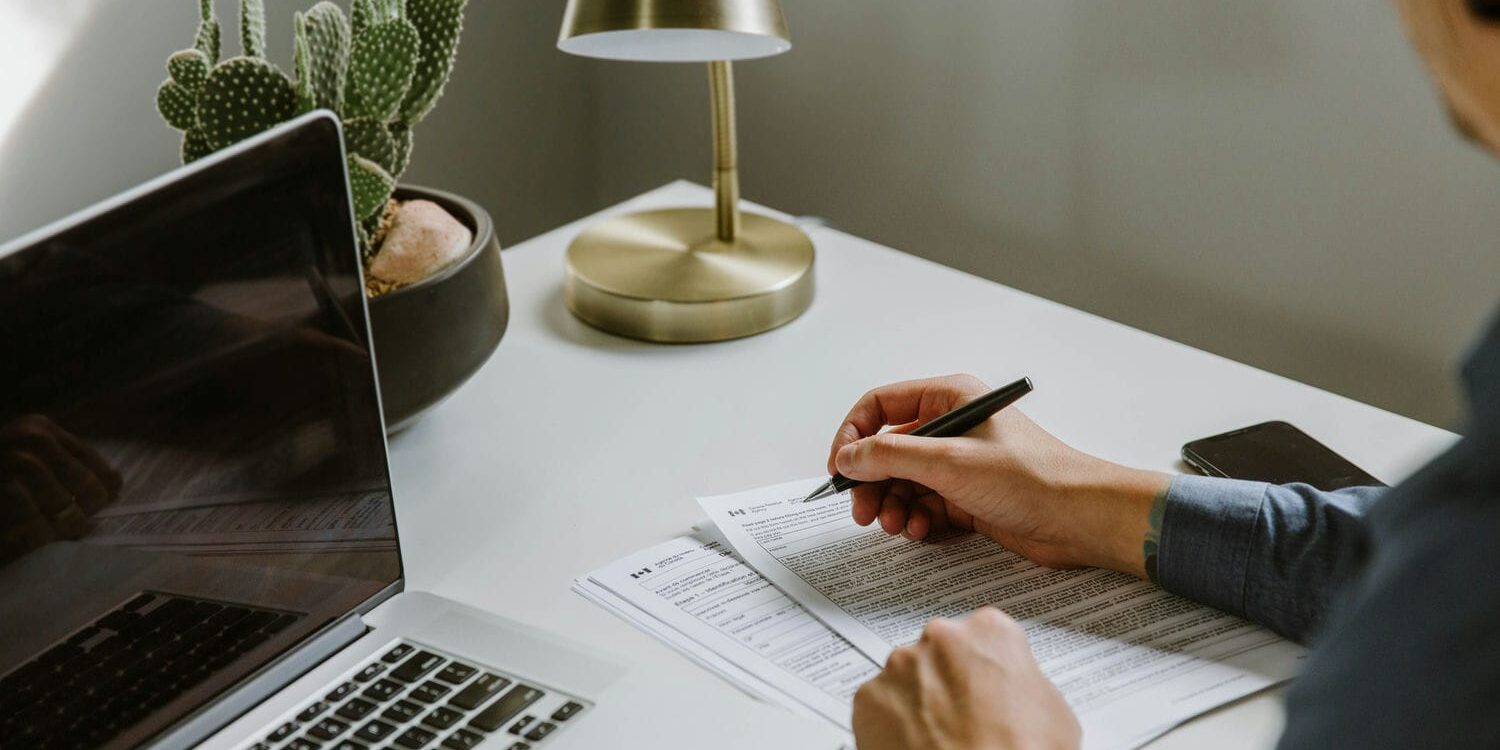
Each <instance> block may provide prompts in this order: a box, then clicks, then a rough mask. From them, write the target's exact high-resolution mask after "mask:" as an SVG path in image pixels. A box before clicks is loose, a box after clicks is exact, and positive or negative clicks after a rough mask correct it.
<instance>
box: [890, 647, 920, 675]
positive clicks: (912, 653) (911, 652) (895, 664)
mask: <svg viewBox="0 0 1500 750" xmlns="http://www.w3.org/2000/svg"><path fill="white" fill-rule="evenodd" d="M916 664H917V650H916V649H915V648H913V647H911V646H900V647H898V648H895V649H892V650H891V655H890V656H888V657H886V660H885V668H886V670H887V671H896V672H902V671H906V670H908V669H911V668H912V667H914V666H916Z"/></svg>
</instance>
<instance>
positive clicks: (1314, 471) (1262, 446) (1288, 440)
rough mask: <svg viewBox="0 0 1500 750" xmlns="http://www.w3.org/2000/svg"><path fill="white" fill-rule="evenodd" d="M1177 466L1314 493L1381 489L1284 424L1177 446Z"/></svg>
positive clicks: (1361, 472)
mask: <svg viewBox="0 0 1500 750" xmlns="http://www.w3.org/2000/svg"><path fill="white" fill-rule="evenodd" d="M1182 460H1183V461H1186V462H1187V464H1188V465H1189V466H1191V467H1193V468H1194V469H1197V470H1198V471H1200V472H1202V473H1204V474H1207V475H1209V476H1211V477H1229V478H1231V479H1250V480H1254V481H1257V482H1270V483H1272V484H1287V483H1289V482H1304V483H1306V484H1310V485H1312V486H1314V487H1317V488H1318V489H1320V490H1337V489H1342V488H1344V487H1369V486H1380V487H1384V486H1385V483H1384V482H1381V481H1380V480H1379V479H1376V478H1375V477H1372V476H1370V474H1369V472H1366V471H1365V470H1364V469H1361V468H1359V467H1358V466H1355V465H1354V464H1353V463H1351V462H1350V461H1349V459H1347V458H1344V457H1343V456H1340V455H1339V454H1337V453H1334V452H1333V449H1331V448H1329V447H1328V446H1326V445H1324V444H1322V443H1320V442H1318V441H1316V440H1314V439H1312V437H1311V436H1309V435H1308V434H1307V433H1305V432H1303V431H1301V430H1299V429H1297V428H1296V427H1293V426H1292V425H1290V424H1287V423H1286V422H1262V423H1261V424H1257V425H1251V426H1250V427H1243V428H1241V429H1238V430H1231V431H1230V432H1226V433H1223V434H1221V435H1214V436H1213V437H1206V438H1203V439H1201V440H1194V441H1192V442H1191V443H1188V444H1187V445H1184V446H1182Z"/></svg>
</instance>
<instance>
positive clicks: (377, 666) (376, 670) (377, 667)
mask: <svg viewBox="0 0 1500 750" xmlns="http://www.w3.org/2000/svg"><path fill="white" fill-rule="evenodd" d="M384 671H385V665H384V664H381V663H380V662H375V663H373V664H367V665H365V668H364V669H361V670H359V673H358V674H355V675H354V680H355V681H356V682H369V681H370V680H373V679H375V678H376V677H379V676H380V673H381V672H384ZM410 681H411V680H402V682H410Z"/></svg>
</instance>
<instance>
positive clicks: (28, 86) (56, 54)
mask: <svg viewBox="0 0 1500 750" xmlns="http://www.w3.org/2000/svg"><path fill="white" fill-rule="evenodd" d="M96 2H98V0H46V2H34V1H33V0H27V1H26V2H5V3H0V29H5V40H6V44H4V45H0V70H3V71H5V75H3V76H0V142H4V140H5V137H6V135H8V134H9V133H10V130H11V128H13V127H15V124H16V121H17V120H19V119H20V116H21V113H22V112H24V111H25V110H26V105H27V104H28V103H30V102H31V100H32V98H33V97H34V96H35V95H36V94H37V93H38V90H39V89H40V88H41V86H42V83H43V82H45V81H46V80H47V75H48V74H49V73H51V72H52V69H53V68H54V67H56V66H57V64H58V63H59V62H61V61H62V56H63V54H64V53H66V52H67V51H68V46H69V45H68V43H67V42H68V38H67V36H68V31H69V30H70V29H73V28H76V27H77V25H78V20H79V19H81V18H83V16H84V14H86V13H87V12H88V10H89V8H90V7H91V6H93V5H94V4H95V3H96Z"/></svg>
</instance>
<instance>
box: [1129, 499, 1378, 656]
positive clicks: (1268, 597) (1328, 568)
mask: <svg viewBox="0 0 1500 750" xmlns="http://www.w3.org/2000/svg"><path fill="white" fill-rule="evenodd" d="M1385 490H1386V488H1384V487H1350V488H1347V489H1342V490H1337V491H1334V492H1324V491H1321V490H1318V489H1315V488H1313V487H1311V486H1309V485H1306V484H1286V485H1270V484H1266V483H1264V482H1246V481H1240V480H1234V479H1220V478H1216V477H1199V476H1179V477H1176V478H1175V479H1173V480H1172V485H1171V487H1170V489H1168V491H1167V497H1166V503H1165V505H1166V507H1165V511H1164V513H1163V517H1162V526H1161V534H1160V542H1159V546H1158V549H1157V563H1156V573H1157V583H1159V584H1160V585H1161V587H1162V588H1164V589H1166V590H1168V591H1171V592H1173V593H1175V594H1179V595H1181V596H1184V597H1187V598H1189V599H1193V600H1195V601H1199V602H1202V603H1204V604H1208V605H1211V606H1214V607H1217V608H1218V609H1221V610H1224V611H1225V612H1229V613H1231V614H1235V615H1239V616H1240V617H1244V618H1246V619H1248V620H1251V621H1253V622H1257V623H1260V624H1262V625H1265V626H1266V627H1268V628H1270V629H1272V630H1274V631H1276V632H1277V633H1280V634H1282V635H1284V636H1286V637H1288V638H1291V639H1292V640H1295V641H1298V642H1299V643H1306V642H1307V641H1308V640H1309V639H1310V638H1311V636H1312V635H1313V634H1314V633H1316V631H1317V629H1318V627H1319V625H1321V624H1322V622H1323V619H1324V617H1325V615H1326V613H1327V609H1328V604H1329V601H1330V599H1331V598H1332V596H1333V594H1334V592H1335V591H1336V589H1337V588H1338V586H1339V584H1340V583H1341V582H1342V581H1343V580H1344V579H1345V578H1346V577H1347V576H1348V575H1349V573H1350V570H1351V569H1352V567H1353V566H1354V564H1355V562H1356V561H1357V560H1358V559H1359V556H1360V553H1361V551H1362V549H1363V547H1364V545H1365V544H1366V543H1367V539H1366V530H1365V514H1366V512H1367V511H1368V509H1369V507H1370V506H1371V505H1372V504H1373V503H1374V502H1375V501H1376V500H1377V499H1379V498H1380V496H1381V495H1382V494H1383V493H1384V492H1385Z"/></svg>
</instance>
